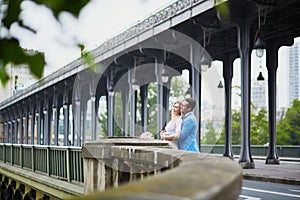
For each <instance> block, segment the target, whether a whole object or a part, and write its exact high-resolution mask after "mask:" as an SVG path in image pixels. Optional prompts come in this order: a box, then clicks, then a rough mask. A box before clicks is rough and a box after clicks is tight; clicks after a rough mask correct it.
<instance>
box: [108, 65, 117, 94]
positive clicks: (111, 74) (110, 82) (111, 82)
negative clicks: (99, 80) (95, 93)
mask: <svg viewBox="0 0 300 200" xmlns="http://www.w3.org/2000/svg"><path fill="white" fill-rule="evenodd" d="M108 95H109V96H114V95H115V93H114V69H113V67H111V70H110V80H109V86H108Z"/></svg>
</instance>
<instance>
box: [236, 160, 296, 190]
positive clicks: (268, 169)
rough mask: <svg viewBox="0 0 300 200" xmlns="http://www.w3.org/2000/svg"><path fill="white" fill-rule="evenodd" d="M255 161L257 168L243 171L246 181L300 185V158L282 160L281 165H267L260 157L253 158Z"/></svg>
mask: <svg viewBox="0 0 300 200" xmlns="http://www.w3.org/2000/svg"><path fill="white" fill-rule="evenodd" d="M253 160H254V163H255V168H254V169H243V178H244V179H246V180H255V181H265V182H273V183H282V184H290V185H300V158H280V164H279V165H270V164H265V160H264V159H263V158H260V157H256V158H255V157H253ZM236 161H238V159H237V160H236Z"/></svg>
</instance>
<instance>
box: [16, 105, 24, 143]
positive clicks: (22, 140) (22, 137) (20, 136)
mask: <svg viewBox="0 0 300 200" xmlns="http://www.w3.org/2000/svg"><path fill="white" fill-rule="evenodd" d="M18 120H19V129H20V131H19V133H20V134H19V140H17V141H18V143H19V144H23V143H24V131H23V130H24V129H23V109H22V108H20V109H19V119H18Z"/></svg>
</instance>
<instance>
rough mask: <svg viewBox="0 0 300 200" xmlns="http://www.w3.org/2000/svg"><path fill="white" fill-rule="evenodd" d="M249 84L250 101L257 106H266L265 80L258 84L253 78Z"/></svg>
mask: <svg viewBox="0 0 300 200" xmlns="http://www.w3.org/2000/svg"><path fill="white" fill-rule="evenodd" d="M251 84H252V87H251V102H252V103H253V104H254V105H255V106H256V107H257V108H267V91H266V85H267V81H264V82H262V84H259V83H258V81H257V80H256V79H255V80H254V81H253V80H252V82H251Z"/></svg>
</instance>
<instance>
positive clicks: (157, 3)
mask: <svg viewBox="0 0 300 200" xmlns="http://www.w3.org/2000/svg"><path fill="white" fill-rule="evenodd" d="M173 1H174V0H172V1H170V0H115V1H97V0H91V2H90V3H89V4H88V5H87V6H86V7H84V8H83V9H82V10H81V12H80V15H79V18H78V19H76V18H74V17H72V16H71V15H69V14H66V13H63V14H61V15H60V16H59V21H60V23H58V22H57V21H56V20H55V19H54V17H53V15H52V13H51V12H50V11H49V10H48V9H47V8H46V7H44V6H40V5H35V4H34V3H33V2H30V1H27V2H25V3H23V4H22V9H23V11H22V13H21V16H22V18H23V19H24V23H25V24H26V25H29V26H30V27H33V28H34V29H35V30H37V34H36V35H34V34H32V33H30V32H28V31H27V32H26V31H25V32H24V30H21V28H19V27H18V26H17V25H15V26H13V27H12V29H11V32H12V34H13V35H14V36H16V37H18V38H20V41H21V46H22V47H24V48H26V49H35V50H39V51H41V52H44V53H45V57H46V63H47V65H46V68H45V75H47V74H49V73H51V72H54V71H56V70H57V69H59V68H60V67H62V66H64V65H66V64H68V63H70V62H71V61H73V60H74V59H77V58H78V57H80V49H79V48H78V47H76V46H74V44H75V42H80V43H82V44H84V45H85V47H86V48H85V50H91V49H94V48H96V47H97V46H99V45H100V44H101V43H103V42H104V41H105V40H108V39H110V38H112V37H113V36H114V35H116V34H117V33H119V32H122V31H124V30H126V28H128V27H130V26H131V25H133V24H135V23H137V21H138V20H142V19H144V18H146V17H147V16H148V15H150V14H151V13H154V12H155V11H157V10H158V9H159V8H162V7H163V6H164V5H166V4H168V3H170V2H173Z"/></svg>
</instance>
